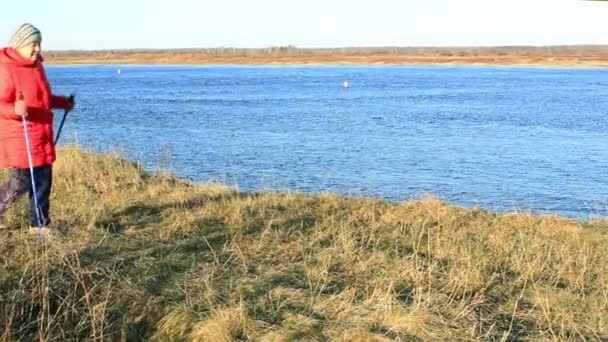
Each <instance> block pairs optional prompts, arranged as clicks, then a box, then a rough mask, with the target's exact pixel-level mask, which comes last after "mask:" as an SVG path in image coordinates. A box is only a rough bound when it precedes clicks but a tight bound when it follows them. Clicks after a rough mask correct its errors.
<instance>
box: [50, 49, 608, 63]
mask: <svg viewBox="0 0 608 342" xmlns="http://www.w3.org/2000/svg"><path fill="white" fill-rule="evenodd" d="M45 60H46V63H47V64H270V65H291V64H298V65H300V64H312V65H317V64H342V65H349V64H354V65H357V64H363V65H369V64H377V65H383V64H386V65H411V64H414V65H415V64H423V65H523V66H568V67H577V66H578V67H606V66H608V46H601V45H598V46H594V45H579V46H577V45H574V46H544V47H533V46H506V47H443V48H441V47H436V48H433V47H409V48H408V47H376V48H366V47H361V48H356V47H352V48H326V49H302V48H296V47H293V46H282V47H270V48H265V49H239V48H209V49H167V50H163V49H132V50H97V51H77V50H74V51H48V52H46V53H45Z"/></svg>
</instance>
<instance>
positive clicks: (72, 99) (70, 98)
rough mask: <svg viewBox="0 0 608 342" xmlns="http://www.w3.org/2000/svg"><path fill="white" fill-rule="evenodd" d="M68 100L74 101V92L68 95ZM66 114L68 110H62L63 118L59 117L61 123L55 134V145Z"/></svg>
mask: <svg viewBox="0 0 608 342" xmlns="http://www.w3.org/2000/svg"><path fill="white" fill-rule="evenodd" d="M69 101H70V102H72V103H73V102H74V94H72V95H70V97H69ZM67 116H68V110H67V109H66V110H65V111H64V112H63V118H62V119H61V124H59V129H58V130H57V135H56V136H55V145H57V141H59V135H61V129H62V128H63V124H64V123H65V118H66V117H67Z"/></svg>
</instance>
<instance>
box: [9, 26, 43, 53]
mask: <svg viewBox="0 0 608 342" xmlns="http://www.w3.org/2000/svg"><path fill="white" fill-rule="evenodd" d="M34 42H38V43H40V42H42V35H41V34H40V30H39V29H37V28H36V27H35V26H34V25H32V24H23V25H21V26H19V28H18V29H17V31H16V32H15V33H14V34H13V36H12V37H11V41H10V43H9V45H10V46H11V47H12V48H14V49H17V48H19V47H22V46H24V45H27V44H31V43H34Z"/></svg>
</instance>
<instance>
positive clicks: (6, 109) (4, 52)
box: [0, 48, 69, 169]
mask: <svg viewBox="0 0 608 342" xmlns="http://www.w3.org/2000/svg"><path fill="white" fill-rule="evenodd" d="M19 93H22V94H23V98H24V100H25V102H26V104H27V106H28V116H27V124H28V131H29V132H28V133H29V140H30V147H31V152H32V161H33V165H32V166H34V167H37V166H42V165H47V164H52V163H53V162H54V161H55V145H54V144H53V112H52V111H51V108H67V106H68V101H69V100H68V99H67V98H66V97H63V96H54V95H52V93H51V87H50V85H49V82H48V80H47V78H46V74H45V72H44V68H43V66H42V61H41V59H39V60H38V61H36V62H33V61H31V60H29V59H27V58H24V57H23V56H21V55H20V54H19V53H18V52H17V51H16V50H14V49H12V48H3V49H0V167H4V168H6V167H10V168H20V169H25V168H28V167H29V163H28V158H27V147H26V144H25V134H24V130H23V123H22V120H21V117H20V116H18V115H16V114H15V109H14V104H15V100H16V99H17V97H18V96H19Z"/></svg>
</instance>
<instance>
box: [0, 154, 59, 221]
mask: <svg viewBox="0 0 608 342" xmlns="http://www.w3.org/2000/svg"><path fill="white" fill-rule="evenodd" d="M34 179H35V181H36V192H37V193H36V198H37V200H38V208H39V210H40V219H41V220H42V222H41V223H42V225H44V226H46V225H48V224H50V223H51V219H50V217H49V210H50V203H49V197H50V196H51V186H52V185H53V166H52V165H43V166H40V167H35V168H34ZM26 192H29V195H30V210H29V218H30V224H31V225H32V226H38V220H37V218H36V205H35V202H34V192H33V191H32V180H31V177H30V169H11V170H10V171H9V181H8V184H6V185H5V186H4V187H0V215H1V214H2V213H4V212H5V211H6V209H8V207H9V206H10V205H11V204H12V203H13V202H15V201H16V200H17V199H18V198H19V197H21V196H22V195H23V194H25V193H26Z"/></svg>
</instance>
